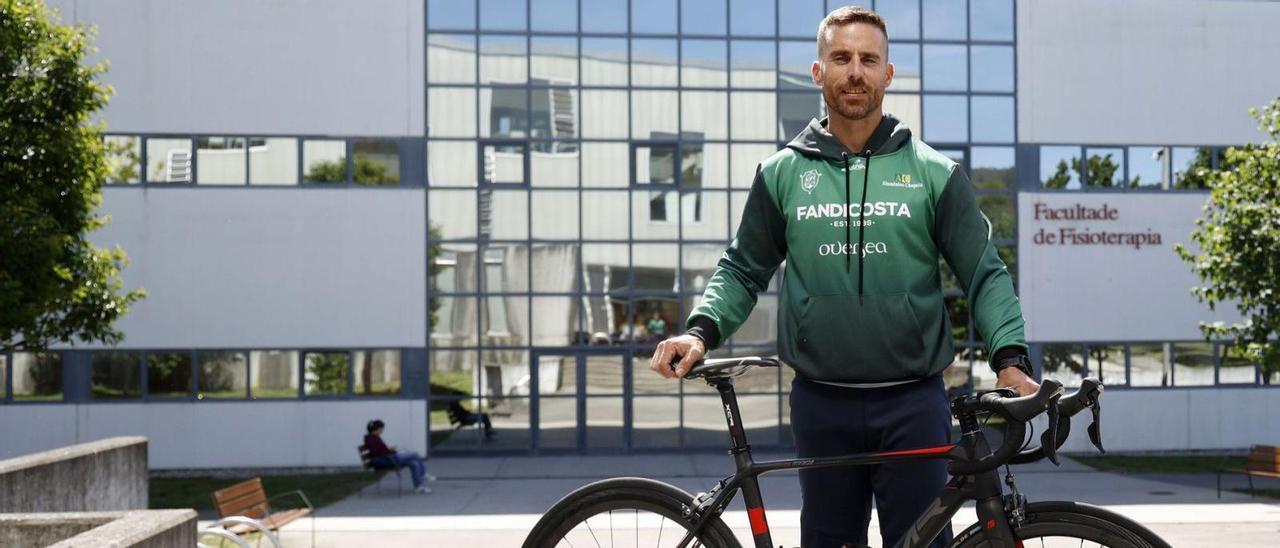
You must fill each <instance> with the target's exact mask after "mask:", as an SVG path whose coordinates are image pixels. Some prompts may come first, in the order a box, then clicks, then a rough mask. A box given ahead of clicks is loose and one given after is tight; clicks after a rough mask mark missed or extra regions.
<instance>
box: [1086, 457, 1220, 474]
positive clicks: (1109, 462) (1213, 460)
mask: <svg viewBox="0 0 1280 548" xmlns="http://www.w3.org/2000/svg"><path fill="white" fill-rule="evenodd" d="M1071 458H1073V459H1075V460H1078V461H1080V462H1082V463H1084V464H1086V465H1088V466H1091V467H1093V468H1096V469H1098V470H1103V471H1106V472H1122V473H1127V474H1212V473H1215V472H1217V471H1218V468H1220V467H1221V466H1222V465H1223V462H1222V457H1221V456H1213V455H1088V456H1083V455H1082V456H1072V457H1071ZM1226 467H1227V468H1243V467H1244V457H1243V456H1229V457H1227V461H1226Z"/></svg>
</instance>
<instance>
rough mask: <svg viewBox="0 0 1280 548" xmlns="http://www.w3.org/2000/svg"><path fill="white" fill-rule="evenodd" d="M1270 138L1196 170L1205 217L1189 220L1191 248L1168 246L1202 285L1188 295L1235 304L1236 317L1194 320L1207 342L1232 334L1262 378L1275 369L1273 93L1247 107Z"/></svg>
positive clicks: (1277, 147)
mask: <svg viewBox="0 0 1280 548" xmlns="http://www.w3.org/2000/svg"><path fill="white" fill-rule="evenodd" d="M1249 114H1251V115H1252V116H1254V117H1255V118H1257V119H1258V120H1259V121H1260V122H1261V124H1260V126H1259V127H1260V128H1261V129H1262V130H1263V131H1264V132H1266V133H1267V134H1268V135H1270V136H1271V141H1270V142H1268V143H1264V144H1261V145H1246V146H1244V147H1239V148H1230V149H1227V151H1226V154H1225V156H1224V157H1223V161H1222V162H1221V165H1220V167H1219V169H1217V170H1203V172H1202V173H1201V175H1202V176H1203V177H1204V180H1205V182H1206V184H1207V185H1208V188H1209V200H1208V202H1206V203H1205V205H1204V208H1203V211H1204V214H1205V217H1204V218H1201V219H1196V229H1195V230H1194V231H1193V232H1192V233H1191V241H1192V242H1193V243H1195V244H1196V246H1197V247H1198V248H1199V250H1198V252H1193V251H1191V250H1190V249H1188V248H1187V247H1185V246H1182V245H1177V246H1175V248H1174V249H1175V251H1176V252H1177V253H1178V255H1179V256H1180V257H1182V260H1184V261H1186V262H1187V263H1188V264H1190V265H1191V270H1192V271H1193V272H1195V273H1196V276H1198V277H1199V278H1200V283H1201V284H1203V285H1200V286H1197V287H1193V288H1192V289H1191V292H1192V293H1193V294H1194V295H1195V296H1196V297H1197V298H1198V299H1200V301H1201V302H1206V303H1208V304H1209V308H1210V309H1211V310H1212V309H1213V308H1214V305H1216V304H1218V303H1221V302H1229V301H1230V302H1234V303H1235V304H1236V307H1237V309H1238V310H1239V311H1240V315H1241V316H1242V317H1243V321H1241V322H1239V323H1233V324H1230V325H1228V324H1226V323H1225V322H1213V323H1208V322H1201V324H1200V331H1201V332H1202V333H1203V334H1204V336H1205V338H1206V339H1212V338H1215V337H1221V338H1233V339H1235V340H1236V344H1235V345H1233V347H1235V348H1240V349H1242V354H1243V357H1245V358H1248V359H1250V360H1252V361H1253V362H1254V363H1257V364H1260V365H1261V366H1262V368H1263V371H1264V375H1263V379H1264V380H1265V381H1267V382H1269V377H1270V374H1271V373H1273V372H1276V371H1280V343H1278V342H1277V341H1276V339H1275V337H1276V333H1277V332H1278V331H1280V215H1277V212H1280V143H1277V140H1280V97H1278V98H1276V99H1275V100H1273V101H1272V102H1271V104H1270V105H1268V106H1267V107H1265V108H1263V109H1262V110H1258V109H1250V110H1249Z"/></svg>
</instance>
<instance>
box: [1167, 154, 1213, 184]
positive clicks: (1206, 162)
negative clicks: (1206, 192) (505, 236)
mask: <svg viewBox="0 0 1280 548" xmlns="http://www.w3.org/2000/svg"><path fill="white" fill-rule="evenodd" d="M1212 162H1213V149H1211V148H1209V147H1174V148H1173V167H1172V171H1173V181H1174V188H1179V189H1188V188H1207V185H1206V181H1205V179H1204V177H1203V176H1202V175H1200V173H1199V171H1200V170H1204V169H1209V168H1210V167H1211V164H1212Z"/></svg>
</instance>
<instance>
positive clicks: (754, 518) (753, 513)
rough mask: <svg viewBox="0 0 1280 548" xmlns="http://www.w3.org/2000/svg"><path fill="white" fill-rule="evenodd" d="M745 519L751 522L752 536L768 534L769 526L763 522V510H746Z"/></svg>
mask: <svg viewBox="0 0 1280 548" xmlns="http://www.w3.org/2000/svg"><path fill="white" fill-rule="evenodd" d="M747 518H749V519H750V520H751V535H752V536H760V535H763V534H765V533H768V532H769V524H768V523H766V522H765V520H764V508H747Z"/></svg>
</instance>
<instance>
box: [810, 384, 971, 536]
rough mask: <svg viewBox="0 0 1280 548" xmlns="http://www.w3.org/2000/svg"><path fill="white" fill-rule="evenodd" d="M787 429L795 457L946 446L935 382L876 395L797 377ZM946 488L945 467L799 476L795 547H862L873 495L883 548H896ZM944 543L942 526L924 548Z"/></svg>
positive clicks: (906, 465)
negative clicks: (799, 495) (796, 541)
mask: <svg viewBox="0 0 1280 548" xmlns="http://www.w3.org/2000/svg"><path fill="white" fill-rule="evenodd" d="M791 430H792V432H793V433H794V435H795V440H796V452H797V454H798V456H799V457H800V458H808V457H826V456H835V455H842V454H848V453H863V452H868V451H887V450H896V449H915V448H921V447H933V446H938V445H943V444H946V443H949V442H950V439H951V415H950V412H949V409H948V404H947V394H946V390H945V388H944V387H943V383H942V378H941V377H933V378H930V379H926V380H921V381H916V382H912V383H908V384H901V385H896V386H888V387H883V388H845V387H839V386H831V385H826V384H820V383H815V382H813V381H809V380H805V379H803V378H801V377H796V379H795V381H794V382H793V383H792V384H791ZM946 482H947V464H946V461H945V460H917V461H908V462H901V463H894V464H880V465H870V466H855V467H838V468H819V469H811V470H801V471H800V493H801V496H802V498H803V506H802V508H801V510H800V544H801V546H804V548H829V547H830V548H836V547H840V546H842V545H845V544H848V545H850V546H867V545H868V542H867V526H868V525H869V524H870V520H871V500H872V495H873V494H874V497H875V502H876V511H877V513H878V515H879V518H880V535H881V539H883V546H885V547H891V546H893V545H894V543H896V542H898V539H900V538H901V537H902V536H903V535H904V534H905V533H906V531H907V529H908V528H909V527H910V526H911V524H912V523H913V522H915V520H916V518H917V517H919V516H920V514H922V513H923V512H924V509H925V508H926V507H928V506H929V504H930V503H931V502H932V501H933V500H934V499H935V498H936V497H937V496H938V493H939V492H940V491H941V490H942V487H943V485H945V484H946ZM950 542H951V528H950V527H949V526H948V527H947V528H946V529H945V530H944V531H943V533H942V534H940V535H938V538H937V539H936V540H935V541H934V543H933V544H932V545H930V546H931V547H938V548H941V547H944V546H946V545H947V544H949V543H950Z"/></svg>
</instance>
